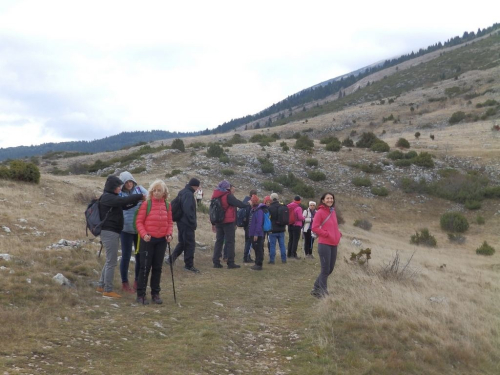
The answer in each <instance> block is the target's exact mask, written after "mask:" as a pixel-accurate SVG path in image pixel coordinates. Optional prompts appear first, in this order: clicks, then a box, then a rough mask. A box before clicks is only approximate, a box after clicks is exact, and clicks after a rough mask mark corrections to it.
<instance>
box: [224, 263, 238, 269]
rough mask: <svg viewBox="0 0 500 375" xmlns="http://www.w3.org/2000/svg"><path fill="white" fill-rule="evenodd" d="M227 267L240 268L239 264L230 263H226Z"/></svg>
mask: <svg viewBox="0 0 500 375" xmlns="http://www.w3.org/2000/svg"><path fill="white" fill-rule="evenodd" d="M227 268H228V269H230V270H231V269H235V268H241V266H240V265H239V264H235V263H230V264H228V265H227Z"/></svg>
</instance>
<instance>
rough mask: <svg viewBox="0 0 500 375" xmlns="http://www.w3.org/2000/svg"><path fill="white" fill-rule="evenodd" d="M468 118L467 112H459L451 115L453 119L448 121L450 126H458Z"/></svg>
mask: <svg viewBox="0 0 500 375" xmlns="http://www.w3.org/2000/svg"><path fill="white" fill-rule="evenodd" d="M465 117H466V115H465V112H462V111H458V112H455V113H453V114H452V115H451V117H450V118H449V120H448V123H449V124H450V125H454V124H458V123H459V122H460V121H462V120H463V119H464V118H465Z"/></svg>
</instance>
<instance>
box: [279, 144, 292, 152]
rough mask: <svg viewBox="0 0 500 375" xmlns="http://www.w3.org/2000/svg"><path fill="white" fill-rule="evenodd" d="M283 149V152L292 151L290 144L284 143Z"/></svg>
mask: <svg viewBox="0 0 500 375" xmlns="http://www.w3.org/2000/svg"><path fill="white" fill-rule="evenodd" d="M281 149H282V150H283V152H288V151H290V147H288V145H286V144H285V145H284V146H281Z"/></svg>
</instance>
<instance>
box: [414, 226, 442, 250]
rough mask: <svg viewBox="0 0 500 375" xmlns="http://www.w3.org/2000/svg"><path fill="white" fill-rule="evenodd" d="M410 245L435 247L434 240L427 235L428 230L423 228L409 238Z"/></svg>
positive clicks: (431, 236) (435, 242)
mask: <svg viewBox="0 0 500 375" xmlns="http://www.w3.org/2000/svg"><path fill="white" fill-rule="evenodd" d="M410 243H411V244H414V245H423V246H428V247H436V245H437V241H436V238H435V237H434V236H433V235H431V234H430V233H429V229H427V228H423V229H421V230H420V233H419V232H418V231H417V232H415V234H414V235H412V236H411V237H410Z"/></svg>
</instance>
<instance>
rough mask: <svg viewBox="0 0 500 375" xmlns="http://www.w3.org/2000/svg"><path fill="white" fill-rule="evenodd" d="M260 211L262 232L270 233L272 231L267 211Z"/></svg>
mask: <svg viewBox="0 0 500 375" xmlns="http://www.w3.org/2000/svg"><path fill="white" fill-rule="evenodd" d="M262 211H264V222H263V224H262V229H263V230H264V232H270V231H271V229H272V224H271V217H270V214H269V210H267V209H265V208H263V209H262Z"/></svg>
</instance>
